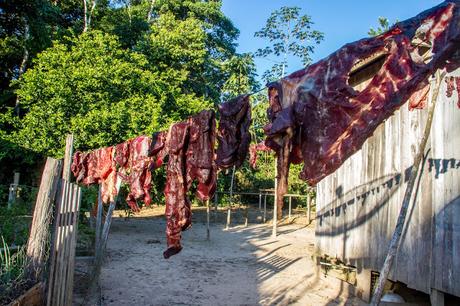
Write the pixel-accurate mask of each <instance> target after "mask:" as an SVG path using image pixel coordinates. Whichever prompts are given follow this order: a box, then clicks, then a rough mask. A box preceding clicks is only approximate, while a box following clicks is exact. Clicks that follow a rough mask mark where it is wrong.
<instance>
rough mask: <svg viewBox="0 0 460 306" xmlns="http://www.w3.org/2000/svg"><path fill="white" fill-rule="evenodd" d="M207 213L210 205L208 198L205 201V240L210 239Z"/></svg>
mask: <svg viewBox="0 0 460 306" xmlns="http://www.w3.org/2000/svg"><path fill="white" fill-rule="evenodd" d="M209 214H210V207H209V200H207V201H206V240H208V241H209V240H211V235H210V232H209Z"/></svg>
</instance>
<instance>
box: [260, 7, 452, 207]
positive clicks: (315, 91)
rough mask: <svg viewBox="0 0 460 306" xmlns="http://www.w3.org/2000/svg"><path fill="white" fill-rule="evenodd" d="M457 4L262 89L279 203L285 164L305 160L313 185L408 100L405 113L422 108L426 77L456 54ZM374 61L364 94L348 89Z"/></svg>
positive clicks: (430, 12) (423, 15)
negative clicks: (357, 71)
mask: <svg viewBox="0 0 460 306" xmlns="http://www.w3.org/2000/svg"><path fill="white" fill-rule="evenodd" d="M458 3H459V1H447V2H444V3H442V4H441V5H439V6H437V7H435V8H433V9H430V10H428V11H425V12H423V13H421V14H420V15H418V16H416V17H414V18H412V19H409V20H407V21H404V22H401V23H398V24H397V25H395V26H394V27H393V28H392V29H390V30H389V31H388V32H386V33H384V34H382V35H380V36H377V37H372V38H365V39H362V40H359V41H357V42H354V43H351V44H347V45H345V46H343V47H342V48H340V49H339V50H338V51H336V52H335V53H333V54H331V55H330V56H329V57H327V58H326V59H324V60H321V61H319V62H318V63H316V64H313V65H311V66H309V67H307V68H305V69H302V70H299V71H297V72H294V73H293V74H291V75H289V76H287V77H285V78H283V79H281V80H280V81H278V82H274V83H271V84H269V85H268V87H269V89H268V94H269V101H270V107H269V110H268V116H269V119H270V124H269V125H267V126H266V127H265V132H266V135H267V139H266V144H267V145H268V146H269V147H271V148H272V149H274V150H275V151H276V152H277V157H278V199H282V195H283V193H284V192H286V190H287V174H288V168H289V164H290V163H291V162H303V163H304V167H303V171H302V173H301V178H302V179H304V180H306V181H307V182H308V183H309V184H313V185H314V184H316V183H318V182H319V181H320V180H321V179H323V178H324V177H325V176H327V175H329V174H331V173H332V172H334V171H335V170H336V169H337V168H338V167H339V166H340V165H342V163H343V162H344V161H345V160H346V159H347V158H348V157H350V156H351V155H352V154H353V153H354V152H356V151H357V150H359V149H360V148H361V146H362V145H363V143H364V142H365V140H366V139H367V138H368V137H370V136H371V135H372V133H373V132H374V130H375V129H376V128H377V126H378V125H379V124H380V123H382V122H383V121H384V120H385V119H386V118H388V117H389V116H391V114H393V113H394V111H396V110H397V109H398V108H399V107H400V106H401V105H403V104H404V103H405V102H406V101H407V100H408V99H411V102H410V104H409V106H410V108H411V109H413V108H420V107H423V105H424V104H425V103H426V96H427V92H428V87H427V85H428V78H429V76H430V75H431V74H433V73H434V72H435V71H436V69H438V68H443V67H444V66H445V65H446V64H449V65H450V64H452V63H451V62H450V61H451V59H452V57H453V56H454V54H455V52H456V51H457V49H458V46H459V43H460V26H459V25H460V18H459V8H458ZM425 51H428V52H425ZM377 56H380V58H381V61H382V62H381V68H380V69H379V70H378V71H377V72H376V73H375V75H374V76H373V77H372V78H371V80H370V82H369V83H368V84H366V85H365V86H364V87H363V88H361V89H360V90H358V89H354V88H353V87H352V86H351V85H350V84H349V83H348V82H349V80H350V75H351V73H352V70H353V68H354V67H356V66H357V65H359V63H360V62H362V61H366V59H369V58H373V57H377ZM454 64H455V63H454ZM457 67H458V65H457ZM286 155H288V156H286ZM280 204H281V205H282V201H281V202H280Z"/></svg>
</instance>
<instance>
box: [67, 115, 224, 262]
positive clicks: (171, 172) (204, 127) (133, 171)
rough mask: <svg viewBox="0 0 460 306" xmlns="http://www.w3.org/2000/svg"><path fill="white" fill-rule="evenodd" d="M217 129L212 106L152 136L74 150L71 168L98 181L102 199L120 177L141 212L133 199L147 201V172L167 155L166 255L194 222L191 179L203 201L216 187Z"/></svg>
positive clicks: (82, 179) (87, 180)
mask: <svg viewBox="0 0 460 306" xmlns="http://www.w3.org/2000/svg"><path fill="white" fill-rule="evenodd" d="M215 131H216V123H215V115H214V111H202V112H200V113H199V114H197V115H195V116H193V117H190V118H189V119H187V120H186V121H183V122H179V123H176V124H174V125H172V126H171V127H170V129H169V131H168V132H159V133H155V134H154V135H153V137H147V136H139V137H137V138H134V139H131V140H128V141H126V142H124V143H121V144H118V145H116V146H113V147H107V148H102V149H98V150H95V151H92V152H76V153H75V155H74V159H73V163H72V172H73V174H74V176H75V177H76V180H77V183H82V184H84V185H91V184H100V185H101V196H102V200H103V202H104V203H108V202H111V201H112V202H113V201H114V199H115V197H116V195H117V193H118V190H117V189H116V182H117V180H121V181H122V182H124V183H126V184H127V185H128V187H129V193H128V196H127V198H126V201H127V203H128V204H129V206H130V207H131V209H132V210H133V211H139V206H138V205H137V201H143V202H144V203H145V204H146V205H149V204H150V202H151V198H150V190H151V187H152V174H151V171H152V170H155V169H157V168H159V167H161V166H162V164H163V161H164V159H165V157H166V156H168V155H169V159H168V164H167V169H166V175H167V177H166V186H165V190H164V194H165V200H166V213H165V215H166V219H167V228H166V236H167V245H168V249H167V250H166V251H165V252H164V257H165V258H169V257H170V256H172V255H174V254H177V253H178V252H180V250H181V249H182V246H181V244H180V239H181V232H182V231H184V230H186V229H188V228H189V227H190V225H191V222H192V212H191V207H190V200H189V198H188V195H187V193H188V191H189V190H190V189H191V187H192V184H193V182H194V181H196V182H197V190H196V195H197V198H198V199H200V200H201V201H206V200H209V198H210V197H212V196H213V194H214V192H215V190H216V183H217V182H216V165H215V162H214V156H215V150H214V143H215Z"/></svg>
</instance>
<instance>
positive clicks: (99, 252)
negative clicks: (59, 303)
mask: <svg viewBox="0 0 460 306" xmlns="http://www.w3.org/2000/svg"><path fill="white" fill-rule="evenodd" d="M120 186H121V178H120V177H117V183H116V187H115V188H116V190H117V195H118V194H119V191H120ZM116 202H117V199H116V198H115V199H114V200H113V202H110V205H109V209H108V211H107V215H106V217H105V222H104V227H103V229H102V233H101V237H100V239H99V245H96V246H95V258H94V268H93V275H92V276H91V280H90V285H89V291H88V294H89V296H88V298H89V304H94V298H95V293H96V291H97V289H98V287H99V277H100V274H101V267H102V261H103V257H104V251H105V248H106V245H107V240H108V237H109V230H110V226H111V225H112V215H113V211H114V210H115V204H116ZM101 207H102V205H101ZM98 211H99V208H98ZM98 213H99V212H98ZM101 215H102V210H101ZM96 303H97V304H99V302H96Z"/></svg>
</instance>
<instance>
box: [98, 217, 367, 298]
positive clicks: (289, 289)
mask: <svg viewBox="0 0 460 306" xmlns="http://www.w3.org/2000/svg"><path fill="white" fill-rule="evenodd" d="M197 215H198V216H199V215H200V214H199V213H198V214H195V218H197V217H196V216H197ZM199 220H200V218H198V221H195V222H194V224H193V227H192V228H191V229H190V230H189V231H187V232H186V233H184V235H183V245H184V249H183V251H182V252H181V253H180V254H178V255H176V256H174V257H172V258H170V259H169V260H165V259H163V256H162V252H163V250H164V248H165V237H164V229H165V221H164V217H163V216H148V213H147V214H146V213H144V214H143V215H142V217H140V218H139V217H136V218H130V219H128V220H125V219H124V218H120V217H118V218H115V219H114V221H113V225H112V229H111V232H110V237H109V241H108V246H107V260H106V262H105V264H104V266H103V269H102V279H101V286H102V295H103V305H364V304H363V303H361V302H360V301H359V300H358V299H356V298H348V292H347V289H345V287H343V285H341V283H340V282H339V281H338V280H336V279H333V278H327V279H326V278H324V277H323V276H317V275H318V274H317V273H316V272H315V271H316V265H315V264H314V262H313V261H312V259H311V255H312V252H313V249H314V245H313V243H314V229H313V226H312V225H310V226H309V227H305V226H302V225H298V224H296V225H285V226H282V227H281V228H280V231H279V232H280V235H279V236H278V237H277V238H276V239H273V238H271V227H269V226H267V225H261V224H259V225H250V226H249V227H247V228H244V227H242V226H237V227H233V228H231V229H230V230H229V231H224V230H223V226H222V224H216V225H212V226H211V241H206V226H205V224H204V223H202V222H200V221H199ZM201 220H202V217H201Z"/></svg>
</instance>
